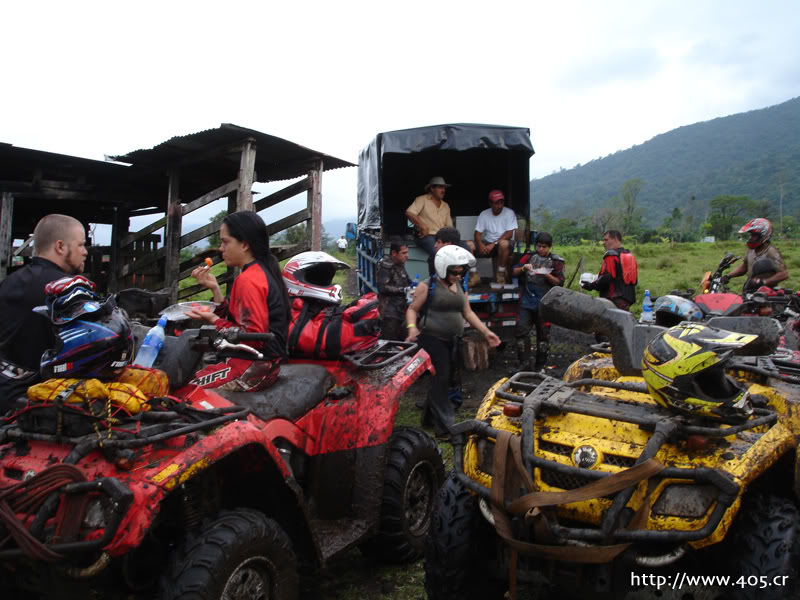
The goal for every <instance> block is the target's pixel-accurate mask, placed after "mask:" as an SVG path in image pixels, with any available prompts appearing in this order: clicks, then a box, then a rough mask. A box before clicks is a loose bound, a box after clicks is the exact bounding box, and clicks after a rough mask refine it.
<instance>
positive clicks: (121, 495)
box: [0, 477, 133, 560]
mask: <svg viewBox="0 0 800 600" xmlns="http://www.w3.org/2000/svg"><path fill="white" fill-rule="evenodd" d="M90 493H94V494H103V495H104V496H106V497H107V498H108V500H109V502H108V507H109V509H108V510H106V511H104V517H105V527H104V528H103V533H102V535H101V536H99V537H97V538H96V539H91V540H85V541H76V542H61V543H55V544H48V543H43V546H44V548H45V549H46V550H47V551H49V553H52V555H57V556H58V557H59V558H63V557H65V556H67V555H70V554H78V553H86V552H90V551H97V550H100V549H101V548H103V547H105V546H106V545H108V544H109V543H111V541H112V540H113V539H114V536H115V535H116V533H117V530H118V529H119V526H120V523H122V520H123V518H124V517H125V515H126V514H127V512H128V509H129V508H130V506H131V503H132V502H133V492H132V491H131V490H130V489H129V488H128V487H127V486H126V485H125V484H123V483H122V482H121V481H119V480H118V479H116V478H114V477H104V478H101V479H95V480H94V481H83V482H77V483H70V484H68V485H65V486H64V487H62V488H60V489H59V490H57V491H55V492H53V493H51V494H50V496H49V497H48V499H47V500H46V501H45V502H44V503H43V504H42V505H41V507H40V508H39V510H38V511H37V513H36V514H35V516H34V518H33V520H32V521H31V523H32V524H31V526H30V528H28V529H27V530H26V531H27V533H28V534H29V535H33V536H34V538H36V539H37V540H38V541H39V542H41V539H38V538H40V537H41V536H42V533H40V530H43V529H44V526H45V524H46V522H47V521H48V520H49V519H52V518H53V517H55V516H56V513H57V511H58V508H59V505H60V504H61V500H62V498H63V497H64V496H67V495H70V496H73V495H74V496H78V495H82V494H83V495H88V494H90ZM3 504H4V505H5V503H3ZM3 508H6V509H7V508H8V507H7V505H5V506H0V509H3ZM6 514H7V513H6ZM6 518H13V516H12V515H8V514H7V517H6ZM80 518H81V519H83V518H84V515H81V516H80ZM18 522H19V521H18ZM4 525H5V524H4V523H3V520H2V519H0V529H3V528H6V527H4ZM23 527H24V524H23ZM98 529H99V528H98ZM6 535H8V534H6ZM25 537H27V536H25V535H24V534H22V535H20V534H16V535H15V534H11V535H10V536H9V538H8V539H7V541H6V543H7V544H8V543H12V542H14V541H17V544H18V546H17V547H16V548H0V560H13V559H19V558H23V557H25V556H29V557H32V558H37V556H36V554H35V551H34V550H32V548H31V544H30V542H29V541H28V540H25V539H24V538H25ZM18 538H19V539H18ZM20 539H21V540H22V544H21V545H20V544H19V542H20Z"/></svg>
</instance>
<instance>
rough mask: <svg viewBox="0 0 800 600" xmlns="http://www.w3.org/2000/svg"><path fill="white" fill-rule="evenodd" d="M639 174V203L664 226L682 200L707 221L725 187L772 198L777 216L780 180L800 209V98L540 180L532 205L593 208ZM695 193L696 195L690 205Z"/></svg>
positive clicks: (561, 213) (791, 204)
mask: <svg viewBox="0 0 800 600" xmlns="http://www.w3.org/2000/svg"><path fill="white" fill-rule="evenodd" d="M698 101H702V100H698ZM534 160H536V159H535V157H534ZM632 178H640V179H643V180H644V181H645V182H646V185H645V186H644V187H643V188H642V191H641V193H640V194H639V197H638V206H640V207H641V208H642V209H643V213H644V216H645V220H646V221H647V222H649V223H650V224H651V225H660V224H661V222H662V220H663V219H664V217H666V216H669V214H670V213H671V212H672V210H673V209H674V208H675V207H676V206H677V207H679V208H680V209H681V211H683V212H684V213H685V212H686V210H687V207H689V209H690V212H693V213H694V215H695V217H697V218H698V219H700V220H702V219H703V218H704V217H705V211H706V207H707V206H708V202H709V201H710V200H711V199H712V198H713V197H714V196H717V195H720V194H730V195H736V196H749V197H750V198H751V199H753V200H768V201H769V203H770V206H771V209H772V215H771V216H777V214H778V204H779V198H780V193H781V192H780V185H779V183H780V181H783V184H784V185H783V214H784V215H790V214H795V215H796V214H797V213H798V211H799V210H800V98H794V99H792V100H789V101H788V102H784V103H782V104H778V105H776V106H770V107H769V108H764V109H760V110H752V111H749V112H746V113H740V114H736V115H731V116H729V117H721V118H718V119H714V120H712V121H705V122H702V123H695V124H694V125H687V126H684V127H679V128H678V129H674V130H672V131H669V132H667V133H664V134H661V135H657V136H656V137H654V138H653V139H651V140H649V141H647V142H645V143H643V144H641V145H639V146H634V147H633V148H629V149H628V150H622V151H619V152H616V153H614V154H612V155H609V156H606V157H605V158H600V159H597V160H593V161H591V162H589V163H587V164H585V165H582V166H577V167H575V168H572V169H569V170H564V171H560V172H558V173H554V174H552V175H548V176H546V177H542V178H541V179H534V180H533V181H531V184H530V185H531V208H534V207H536V206H538V205H539V204H541V203H544V204H545V206H546V207H547V208H548V210H549V211H550V212H551V213H552V214H553V215H554V216H555V217H569V218H578V217H580V216H584V215H588V214H592V213H593V212H594V211H595V210H596V209H597V208H598V207H600V206H603V205H604V204H605V202H607V201H608V200H609V199H610V198H612V197H614V196H617V195H619V194H620V189H621V188H622V184H623V183H624V182H625V181H626V180H628V179H632ZM692 196H694V197H695V198H696V202H694V203H693V205H691V206H690V199H691V197H692ZM696 222H699V221H696Z"/></svg>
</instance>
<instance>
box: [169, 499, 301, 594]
mask: <svg viewBox="0 0 800 600" xmlns="http://www.w3.org/2000/svg"><path fill="white" fill-rule="evenodd" d="M242 546H257V547H258V548H259V550H260V551H262V552H263V553H265V554H266V555H268V558H269V559H270V560H271V561H273V564H274V566H275V568H276V569H277V570H278V574H277V575H276V579H277V580H278V581H279V586H278V590H277V598H279V599H280V600H295V599H296V598H297V593H298V572H297V559H296V558H295V554H294V551H293V549H292V544H291V540H290V539H289V536H288V535H287V534H286V533H285V532H284V531H283V529H282V528H281V527H280V525H278V523H277V522H276V521H274V520H273V519H270V518H268V517H266V516H265V515H264V514H262V513H260V512H258V511H255V510H250V509H246V508H239V509H236V510H231V511H223V512H221V513H220V516H219V518H218V519H217V520H216V521H214V522H213V523H211V524H210V525H209V526H208V527H207V528H206V529H205V530H204V531H203V532H202V533H201V534H200V535H198V536H196V537H195V538H193V539H191V540H188V541H187V542H185V543H184V545H183V546H182V547H179V548H176V549H175V550H174V551H173V553H172V555H171V557H170V560H169V561H168V565H167V568H166V569H165V572H164V574H163V575H162V577H161V585H160V590H159V594H158V600H219V594H220V593H221V591H222V590H221V589H217V588H219V586H220V585H221V582H222V581H225V580H226V579H227V575H229V574H230V573H228V574H227V575H226V573H225V570H226V568H225V565H226V563H228V562H229V561H230V560H232V559H234V556H235V554H236V552H237V549H239V548H241V547H242Z"/></svg>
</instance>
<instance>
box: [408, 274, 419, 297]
mask: <svg viewBox="0 0 800 600" xmlns="http://www.w3.org/2000/svg"><path fill="white" fill-rule="evenodd" d="M418 285H419V273H417V276H416V277H415V278H414V280H413V281H412V282H411V285H410V286H409V287H408V291H406V302H408V303H409V304H411V301H412V300H413V299H414V289H415V288H416V287H417V286H418Z"/></svg>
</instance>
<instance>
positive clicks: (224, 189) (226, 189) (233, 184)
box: [183, 180, 252, 215]
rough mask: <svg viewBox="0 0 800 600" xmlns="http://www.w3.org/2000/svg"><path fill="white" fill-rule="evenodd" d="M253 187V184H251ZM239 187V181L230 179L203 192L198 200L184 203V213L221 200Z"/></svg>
mask: <svg viewBox="0 0 800 600" xmlns="http://www.w3.org/2000/svg"><path fill="white" fill-rule="evenodd" d="M251 187H252V184H251ZM238 188H239V181H238V180H236V181H229V182H228V183H226V184H225V185H222V186H220V187H218V188H217V189H215V190H212V191H210V192H208V193H207V194H203V195H202V196H200V197H199V198H197V199H196V200H192V201H191V202H189V204H184V205H183V214H184V215H185V214H187V213H190V212H192V211H193V210H197V209H198V208H200V207H203V206H205V205H206V204H211V203H212V202H214V200H219V199H220V198H222V197H223V196H227V195H229V194H230V193H231V192H235V191H236V190H237V189H238Z"/></svg>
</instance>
